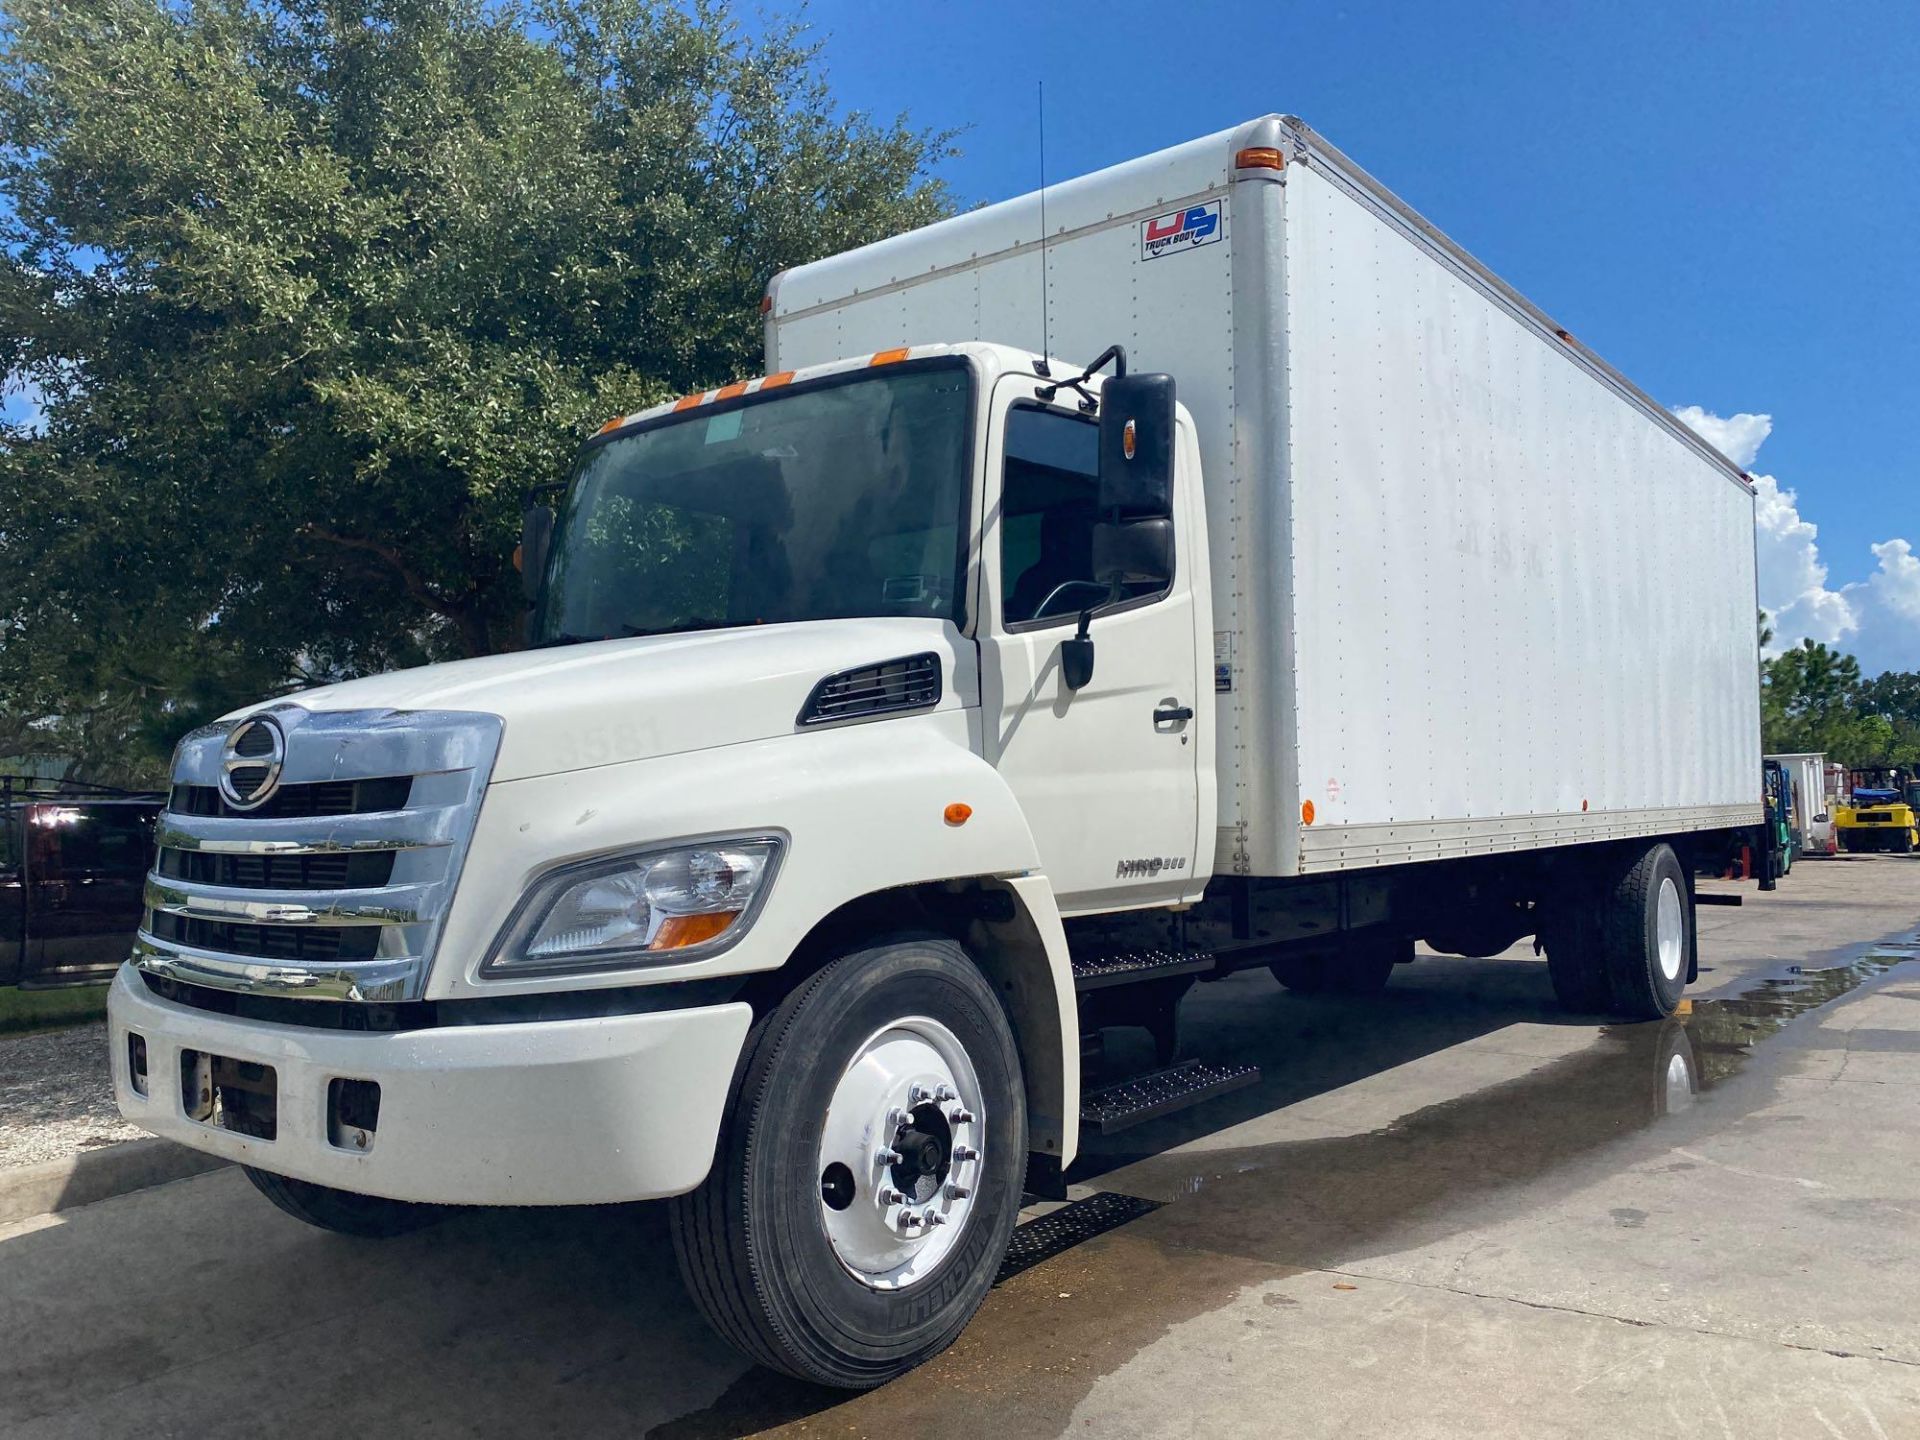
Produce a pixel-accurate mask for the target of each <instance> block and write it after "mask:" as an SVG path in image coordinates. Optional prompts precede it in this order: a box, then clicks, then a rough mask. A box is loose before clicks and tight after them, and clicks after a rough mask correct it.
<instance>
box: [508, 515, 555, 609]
mask: <svg viewBox="0 0 1920 1440" xmlns="http://www.w3.org/2000/svg"><path fill="white" fill-rule="evenodd" d="M553 521H554V516H553V507H552V506H551V505H529V506H527V508H526V509H525V510H523V511H521V512H520V553H519V555H518V556H517V557H516V562H515V563H517V564H518V565H519V567H520V593H521V594H522V595H524V596H526V597H527V603H528V604H529V605H531V604H532V603H533V602H534V601H535V600H537V599H539V598H540V581H541V579H542V578H543V577H544V576H545V575H546V573H547V552H548V551H549V550H551V549H552V548H553Z"/></svg>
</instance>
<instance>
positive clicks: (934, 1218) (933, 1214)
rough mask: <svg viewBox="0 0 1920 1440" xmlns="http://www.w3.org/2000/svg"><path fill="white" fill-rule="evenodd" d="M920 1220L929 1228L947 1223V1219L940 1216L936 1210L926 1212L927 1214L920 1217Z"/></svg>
mask: <svg viewBox="0 0 1920 1440" xmlns="http://www.w3.org/2000/svg"><path fill="white" fill-rule="evenodd" d="M922 1219H923V1220H924V1221H925V1223H926V1224H927V1225H928V1227H929V1228H931V1227H932V1226H935V1225H944V1224H946V1223H947V1217H946V1216H944V1215H942V1214H941V1213H940V1212H939V1211H938V1210H929V1211H927V1213H926V1214H925V1215H924V1216H923V1217H922Z"/></svg>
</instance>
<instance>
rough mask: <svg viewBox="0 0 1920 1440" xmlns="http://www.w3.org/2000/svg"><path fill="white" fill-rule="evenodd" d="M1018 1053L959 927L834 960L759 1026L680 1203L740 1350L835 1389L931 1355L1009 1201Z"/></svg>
mask: <svg viewBox="0 0 1920 1440" xmlns="http://www.w3.org/2000/svg"><path fill="white" fill-rule="evenodd" d="M1024 1093H1025V1092H1024V1089H1023V1086H1022V1083H1021V1077H1020V1059H1019V1053H1018V1051H1017V1050H1016V1049H1015V1046H1014V1040H1013V1032H1012V1027H1011V1026H1010V1025H1009V1024H1008V1022H1007V1017H1006V1012H1005V1011H1004V1010H1003V1009H1002V1007H1001V1005H1000V1001H999V999H998V997H997V996H996V995H995V994H994V992H993V988H992V987H991V986H990V985H989V984H988V983H987V981H986V979H985V977H984V976H982V975H981V973H980V971H979V970H978V968H977V967H975V966H974V965H973V963H972V962H971V961H970V960H969V959H968V958H967V955H966V952H965V951H964V950H962V949H961V947H960V946H959V945H958V944H956V943H955V942H953V941H952V940H948V939H944V938H927V939H911V940H901V941H897V942H894V943H890V944H885V945H880V946H876V947H874V948H872V949H867V950H862V951H858V952H856V953H854V954H850V955H847V956H844V957H842V958H841V959H839V960H836V961H834V962H833V963H832V964H830V965H828V966H826V967H825V968H824V969H822V970H820V971H819V972H818V973H816V974H814V975H812V976H810V977H808V978H807V979H806V980H805V981H804V982H803V983H802V984H800V985H799V986H798V987H797V988H796V989H795V990H794V991H793V993H791V994H790V995H788V996H787V997H786V998H785V999H783V1000H782V1001H780V1003H779V1004H778V1005H776V1006H774V1007H773V1008H772V1009H771V1010H769V1011H768V1012H767V1014H765V1015H764V1016H762V1017H761V1018H760V1019H759V1020H758V1021H756V1022H755V1024H754V1027H753V1030H752V1031H751V1032H750V1033H749V1035H748V1038H747V1044H746V1048H745V1050H744V1052H743V1054H742V1059H741V1064H740V1067H739V1070H738V1074H737V1078H736V1082H735V1089H734V1094H733V1099H732V1102H731V1106H730V1110H729V1113H728V1115H727V1118H726V1121H725V1123H724V1125H723V1127H722V1132H721V1137H720V1145H719V1151H718V1153H717V1154H716V1156H715V1158H714V1163H713V1168H712V1170H711V1171H710V1172H709V1173H708V1175H707V1178H706V1180H705V1181H704V1182H703V1183H702V1184H701V1186H700V1188H699V1189H697V1190H695V1191H694V1192H693V1193H692V1194H690V1195H685V1196H682V1197H680V1198H679V1199H677V1200H675V1201H674V1202H672V1222H673V1223H672V1229H673V1243H674V1251H675V1254H676V1255H677V1256H678V1258H679V1261H680V1273H681V1276H682V1278H683V1279H684V1280H685V1281H686V1285H687V1290H688V1292H689V1293H690V1294H691V1295H692V1297H693V1300H694V1302H695V1304H696V1305H698V1307H699V1308H700V1310H701V1311H702V1312H703V1313H704V1314H705V1315H706V1317H707V1319H708V1321H709V1322H710V1323H711V1324H712V1325H713V1327H714V1329H715V1330H717V1331H718V1332H719V1333H720V1334H721V1335H722V1336H723V1337H725V1338H726V1339H727V1340H729V1341H731V1342H732V1343H733V1345H734V1346H735V1347H736V1348H737V1349H739V1350H741V1351H742V1352H743V1353H745V1354H746V1355H747V1356H748V1357H750V1358H751V1359H754V1360H757V1361H759V1362H760V1363H761V1364H763V1365H767V1366H770V1367H772V1368H773V1369H776V1370H782V1371H784V1372H786V1373H787V1374H789V1375H794V1376H798V1377H799V1378H801V1379H804V1380H811V1381H814V1382H816V1383H819V1384H825V1385H835V1386H840V1387H842V1388H846V1389H867V1388H870V1387H872V1386H875V1385H879V1384H882V1383H884V1382H885V1381H887V1380H890V1379H892V1378H893V1377H894V1376H896V1375H899V1374H901V1373H902V1372H904V1371H906V1370H909V1369H911V1368H912V1367H913V1366H915V1365H918V1364H919V1363H920V1362H922V1361H923V1360H926V1359H928V1358H929V1357H931V1356H933V1355H935V1354H937V1353H939V1352H940V1351H941V1350H943V1349H945V1348H946V1346H948V1345H949V1344H951V1343H952V1342H953V1340H954V1338H955V1337H956V1336H957V1335H959V1333H960V1331H961V1329H962V1328H963V1327H964V1326H965V1325H966V1323H967V1321H968V1320H969V1319H971V1318H972V1316H973V1312H974V1311H975V1310H976V1309H978V1308H979V1306H980V1302H981V1301H982V1300H984V1299H985V1298H986V1294H987V1290H988V1287H989V1286H991V1285H992V1283H993V1277H994V1274H995V1272H996V1271H997V1270H998V1269H999V1266H1000V1261H1001V1259H1002V1257H1003V1256H1004V1255H1005V1253H1006V1249H1007V1243H1008V1241H1009V1239H1010V1238H1011V1236H1012V1234H1013V1226H1014V1222H1015V1220H1016V1219H1017V1218H1018V1216H1019V1209H1020V1194H1021V1182H1022V1177H1023V1176H1024V1174H1025V1166H1026V1158H1027V1154H1026V1152H1027V1125H1026V1111H1025V1107H1024V1103H1023V1101H1024Z"/></svg>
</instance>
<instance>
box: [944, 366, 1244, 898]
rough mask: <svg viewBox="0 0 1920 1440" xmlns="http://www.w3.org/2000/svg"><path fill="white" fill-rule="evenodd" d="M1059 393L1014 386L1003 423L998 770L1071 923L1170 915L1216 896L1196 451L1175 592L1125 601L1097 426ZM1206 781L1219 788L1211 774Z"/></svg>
mask: <svg viewBox="0 0 1920 1440" xmlns="http://www.w3.org/2000/svg"><path fill="white" fill-rule="evenodd" d="M1043 383H1044V382H1041V381H1037V380H1035V379H1033V378H1031V377H1026V376H1005V377H1003V378H1002V379H1001V380H1000V382H999V384H998V385H997V386H996V387H995V389H994V392H993V403H992V408H991V411H990V414H989V424H988V451H987V455H988V463H987V495H986V505H987V511H986V523H985V526H984V527H983V533H982V548H983V552H984V553H983V557H982V558H983V565H982V570H983V573H984V576H985V580H986V583H985V585H984V587H983V600H984V604H983V614H982V616H981V623H980V625H979V630H978V633H979V634H980V636H981V650H982V655H981V660H982V664H981V670H982V681H981V691H982V693H981V699H982V714H983V719H984V728H985V731H986V735H985V747H984V748H985V753H986V757H987V759H988V760H989V761H990V762H991V763H992V764H993V765H995V766H996V768H998V769H999V771H1000V773H1001V774H1002V776H1004V777H1005V779H1006V781H1007V784H1008V785H1009V787H1010V788H1011V789H1012V790H1013V792H1014V794H1015V795H1016V796H1018V797H1019V800H1020V803H1021V806H1022V808H1023V810H1024V811H1025V813H1026V817H1027V821H1028V823H1029V825H1030V826H1031V827H1032V829H1033V835H1034V840H1035V842H1036V844H1037V846H1038V849H1039V852H1040V858H1041V862H1042V864H1043V866H1044V867H1045V870H1046V873H1047V876H1048V879H1049V880H1050V881H1051V883H1052V885H1053V890H1054V894H1055V897H1056V899H1057V900H1058V903H1059V905H1060V908H1061V909H1062V911H1063V912H1066V913H1070V914H1071V913H1076V912H1079V913H1085V912H1091V911H1101V910H1115V909H1126V908H1132V907H1136V906H1148V905H1159V904H1168V903H1171V902H1175V901H1178V900H1180V899H1182V898H1186V897H1190V896H1191V895H1192V894H1195V893H1197V892H1198V890H1199V889H1200V888H1201V887H1202V886H1204V884H1205V882H1206V878H1207V877H1206V876H1205V875H1203V874H1199V873H1197V871H1198V869H1199V867H1198V865H1197V860H1198V854H1199V828H1200V819H1201V815H1200V811H1201V806H1200V802H1199V784H1200V780H1201V777H1202V773H1203V772H1202V767H1201V758H1200V757H1201V752H1202V746H1201V744H1200V743H1199V741H1200V739H1201V734H1200V727H1201V726H1202V725H1203V724H1210V723H1211V720H1212V709H1211V705H1210V704H1203V703H1202V702H1203V701H1211V699H1212V696H1211V693H1210V692H1203V691H1202V690H1201V677H1202V667H1201V665H1200V646H1199V637H1200V632H1201V631H1203V630H1204V629H1206V628H1207V627H1208V626H1209V625H1210V624H1211V621H1210V618H1209V617H1208V616H1206V615H1204V614H1201V613H1200V611H1201V610H1204V609H1205V608H1206V602H1205V596H1204V593H1203V594H1202V595H1200V596H1199V597H1196V594H1195V587H1196V586H1204V584H1205V580H1204V576H1205V573H1206V539H1205V534H1204V529H1203V527H1202V526H1200V525H1196V524H1195V523H1193V521H1192V519H1191V516H1192V515H1193V513H1195V507H1194V505H1193V503H1192V501H1193V499H1194V497H1192V496H1183V495H1182V494H1181V493H1180V492H1181V489H1182V485H1183V482H1185V481H1186V480H1187V478H1188V471H1187V469H1186V468H1185V466H1186V463H1187V457H1189V456H1191V455H1192V454H1193V453H1194V449H1193V445H1192V437H1191V436H1190V435H1188V434H1185V433H1184V430H1183V433H1182V434H1181V435H1180V436H1179V439H1178V443H1177V444H1176V454H1178V455H1179V456H1181V457H1182V466H1183V469H1182V471H1181V472H1180V474H1179V475H1178V476H1177V477H1176V481H1175V507H1174V508H1175V517H1176V518H1175V563H1174V574H1173V577H1172V580H1171V582H1170V583H1168V584H1165V585H1161V586H1155V587H1151V588H1148V587H1142V586H1134V587H1131V589H1130V590H1129V592H1128V593H1124V594H1123V595H1122V596H1121V597H1120V598H1119V599H1118V600H1117V601H1114V600H1110V599H1109V598H1108V597H1109V593H1110V592H1109V587H1107V586H1106V585H1102V584H1099V583H1097V582H1096V581H1095V580H1094V578H1093V561H1092V541H1093V526H1094V522H1095V518H1096V508H1095V500H1096V491H1097V484H1098V475H1099V460H1098V457H1099V430H1098V426H1097V424H1096V422H1095V421H1094V420H1093V419H1092V418H1090V417H1089V416H1087V415H1085V414H1083V413H1081V412H1080V410H1079V408H1078V406H1077V402H1078V399H1079V397H1078V396H1077V395H1075V394H1074V392H1072V391H1071V390H1061V391H1059V392H1058V393H1057V395H1055V396H1054V397H1051V399H1048V398H1043V397H1042V395H1041V393H1040V387H1041V385H1042V384H1043ZM1188 488H1191V487H1190V486H1188ZM1089 606H1092V607H1093V617H1092V621H1091V624H1090V628H1089V632H1088V633H1089V636H1090V638H1091V639H1092V640H1093V642H1094V668H1093V676H1092V678H1091V680H1090V681H1089V682H1088V683H1087V684H1086V685H1084V686H1083V687H1081V688H1080V689H1078V690H1075V689H1072V688H1071V687H1070V686H1068V685H1067V684H1066V683H1065V680H1064V679H1063V676H1062V671H1061V642H1062V641H1063V640H1067V639H1070V638H1072V637H1073V636H1074V634H1075V632H1076V629H1077V624H1078V619H1079V616H1080V613H1081V611H1082V610H1084V609H1086V608H1088V607H1089ZM1206 749H1207V753H1208V754H1209V755H1210V754H1211V745H1210V744H1209V745H1208V746H1207V747H1206ZM1205 773H1206V776H1207V780H1208V783H1211V764H1210V763H1209V764H1208V766H1207V767H1206V772H1205ZM1208 823H1209V825H1210V824H1211V818H1210V817H1209V820H1208ZM1209 838H1211V837H1209ZM1208 853H1209V864H1208V867H1207V868H1209V869H1210V868H1211V851H1210V850H1209V852H1208Z"/></svg>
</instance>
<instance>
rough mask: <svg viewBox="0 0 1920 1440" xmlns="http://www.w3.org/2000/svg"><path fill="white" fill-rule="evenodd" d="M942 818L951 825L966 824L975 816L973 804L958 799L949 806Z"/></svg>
mask: <svg viewBox="0 0 1920 1440" xmlns="http://www.w3.org/2000/svg"><path fill="white" fill-rule="evenodd" d="M942 818H943V819H944V820H945V821H946V822H947V824H949V825H964V824H966V823H967V821H969V820H971V819H972V818H973V806H971V805H968V804H965V803H964V802H962V801H959V800H956V801H954V802H953V804H951V805H949V806H947V808H946V810H945V812H943V815H942Z"/></svg>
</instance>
